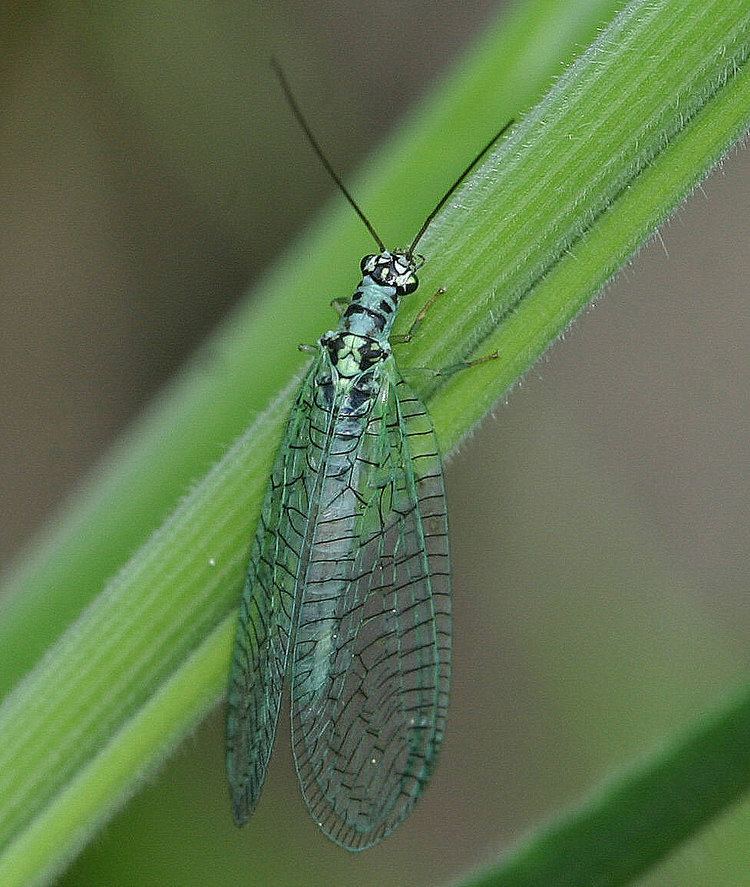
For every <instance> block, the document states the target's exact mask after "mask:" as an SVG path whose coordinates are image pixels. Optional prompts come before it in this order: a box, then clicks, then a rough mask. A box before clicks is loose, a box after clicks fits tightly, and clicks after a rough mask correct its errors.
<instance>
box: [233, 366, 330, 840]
mask: <svg viewBox="0 0 750 887" xmlns="http://www.w3.org/2000/svg"><path fill="white" fill-rule="evenodd" d="M317 369H318V362H317V361H316V362H315V363H314V364H313V366H312V367H311V369H310V372H309V373H308V374H307V376H306V377H305V379H304V381H303V382H302V384H301V385H300V390H299V393H298V395H297V398H296V401H295V404H294V407H293V408H292V412H291V415H290V418H289V424H288V426H287V431H286V435H285V437H284V440H283V443H282V444H281V447H280V448H279V453H278V456H277V457H276V463H275V465H274V468H273V472H272V475H271V480H270V482H269V486H268V490H267V492H266V497H265V500H264V503H263V508H262V511H261V516H260V522H259V524H258V529H257V531H256V535H255V540H254V542H253V546H252V553H251V557H250V566H249V568H248V572H247V578H246V581H245V587H244V591H243V595H242V601H241V603H240V612H239V621H238V623H237V635H236V640H235V646H234V655H233V659H232V668H231V674H230V679H229V690H228V712H227V774H228V777H229V786H230V791H231V795H232V805H233V810H234V817H235V820H236V821H237V823H238V824H239V825H242V824H244V823H245V822H246V821H247V820H248V818H249V817H250V816H251V814H252V813H253V811H254V810H255V806H256V804H257V802H258V798H259V796H260V792H261V789H262V787H263V782H264V780H265V776H266V769H267V767H268V760H269V757H270V755H271V749H272V747H273V741H274V737H275V735H276V725H277V722H278V717H279V707H280V704H281V698H282V691H283V683H284V675H285V673H286V667H287V657H288V652H289V644H290V636H291V633H292V625H293V620H294V612H295V606H296V604H295V601H296V596H297V582H298V575H299V573H300V569H299V568H300V559H301V557H302V556H303V553H302V548H303V540H304V538H305V529H306V524H307V520H308V515H309V508H310V497H311V494H312V492H313V490H314V489H315V478H316V475H317V471H318V470H319V467H320V464H321V462H322V461H323V460H322V454H323V452H324V445H325V437H326V429H327V426H328V424H329V421H330V415H329V413H328V411H327V410H326V407H325V403H321V396H320V391H319V390H318V389H316V387H315V385H314V380H315V377H316V372H317Z"/></svg>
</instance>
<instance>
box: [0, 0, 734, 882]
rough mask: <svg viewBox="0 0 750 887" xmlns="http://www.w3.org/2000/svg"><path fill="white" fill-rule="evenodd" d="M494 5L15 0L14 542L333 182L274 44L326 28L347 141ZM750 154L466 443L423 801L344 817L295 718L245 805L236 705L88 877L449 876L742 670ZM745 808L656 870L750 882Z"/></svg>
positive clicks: (730, 166)
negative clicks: (306, 799) (363, 842)
mask: <svg viewBox="0 0 750 887" xmlns="http://www.w3.org/2000/svg"><path fill="white" fill-rule="evenodd" d="M501 5H502V4H499V3H497V2H490V0H466V2H463V3H461V4H449V3H441V4H437V5H436V4H433V3H429V2H427V0H418V2H413V3H410V4H409V6H408V9H407V8H406V7H403V6H402V5H400V4H396V3H393V2H392V0H378V2H376V3H374V4H369V5H368V7H367V14H366V24H365V23H364V22H365V19H364V17H363V8H362V7H360V6H358V5H357V4H352V3H348V4H345V3H339V2H332V3H323V4H307V3H304V2H303V0H293V2H286V3H284V4H271V5H270V6H269V5H266V4H253V3H239V2H222V3H216V4H193V3H188V4H181V5H175V6H172V5H171V4H170V5H169V11H168V12H167V13H165V12H164V10H162V9H161V8H160V7H158V6H157V5H150V4H146V3H136V2H125V3H121V4H118V5H116V6H111V7H110V6H109V5H108V4H104V5H102V6H98V7H96V8H92V9H88V8H86V7H85V6H84V5H81V6H80V7H79V5H78V4H77V3H73V4H70V5H68V6H64V5H63V6H61V7H56V6H55V5H54V4H50V5H45V4H38V5H37V4H33V3H32V4H28V5H26V4H17V5H13V4H6V5H5V6H4V8H3V10H2V25H3V26H2V36H0V41H1V43H0V110H1V113H0V196H1V199H0V232H2V234H1V235H0V378H1V379H2V385H0V415H1V416H2V417H3V418H2V424H1V425H0V501H1V502H2V509H0V558H2V562H3V563H7V562H8V560H9V559H10V558H11V557H12V556H13V555H14V554H15V553H17V552H18V550H19V549H20V547H21V546H22V545H23V544H24V542H26V541H27V540H29V539H30V537H31V535H32V533H33V531H34V529H35V528H36V527H38V526H39V525H40V524H41V522H42V521H43V520H44V516H45V514H47V513H48V512H49V510H50V509H52V508H54V507H55V506H56V505H57V504H58V503H59V502H60V501H61V500H62V498H63V497H64V496H65V494H66V493H67V492H69V491H70V490H72V489H73V488H74V487H75V485H76V483H77V482H78V481H79V480H80V479H81V477H82V476H83V475H84V474H85V472H86V470H87V469H88V468H89V467H90V466H91V465H92V464H93V463H94V462H95V460H96V459H97V456H98V455H99V454H100V453H102V452H103V450H104V449H105V448H106V447H107V446H108V444H109V443H110V442H111V441H112V440H113V439H114V437H115V436H116V435H117V432H118V431H119V430H120V429H121V428H123V427H124V426H125V425H126V424H127V422H128V420H129V419H130V418H131V417H132V416H133V415H134V414H136V413H137V412H138V410H139V408H140V407H141V406H142V405H143V404H144V403H145V402H146V401H147V400H148V398H149V396H150V395H151V394H152V393H153V392H155V391H156V390H157V389H158V387H159V386H160V384H161V383H162V382H163V381H164V380H165V379H167V378H169V377H170V375H171V374H172V373H174V372H175V371H176V369H177V368H178V367H179V365H180V363H181V361H182V360H183V359H184V357H185V356H186V355H187V354H189V353H190V351H191V349H192V348H193V346H194V345H195V344H196V343H197V342H199V341H201V340H202V339H203V338H204V337H205V336H206V335H207V334H208V333H209V332H210V330H211V329H212V328H213V326H214V325H215V324H216V323H217V321H218V320H219V319H220V318H221V317H222V316H223V315H224V314H225V312H226V311H227V309H228V308H229V307H230V306H231V305H232V304H233V303H235V302H236V300H238V299H239V297H240V296H241V294H242V293H243V291H244V290H245V289H246V288H247V285H248V283H251V282H252V281H253V280H254V279H255V278H256V277H257V276H258V274H259V273H260V272H261V271H262V270H263V269H264V268H265V267H266V266H267V265H268V264H270V263H272V262H273V259H274V256H275V255H276V254H277V253H278V251H279V250H280V249H281V248H282V246H283V244H284V243H286V242H287V241H288V240H289V238H291V237H293V235H294V233H295V231H297V230H299V229H300V228H302V227H303V226H304V225H305V224H306V222H307V221H308V220H309V219H310V218H312V216H313V215H314V213H315V211H316V208H317V207H319V206H320V205H321V203H322V202H323V201H324V200H325V199H327V198H328V197H329V196H330V193H331V192H330V187H329V185H328V183H327V181H326V179H325V176H324V175H323V174H322V172H321V171H320V170H319V169H318V168H317V167H316V164H315V161H314V159H313V158H312V157H311V156H310V155H309V151H308V150H307V148H306V146H305V145H304V143H303V142H302V140H301V138H300V137H299V135H298V133H297V132H296V131H295V130H294V129H293V128H292V127H290V126H288V125H287V121H286V120H285V119H283V115H285V114H286V110H285V108H284V106H283V104H282V103H281V101H280V99H279V96H278V91H277V90H276V88H275V84H274V83H273V81H272V78H271V75H270V72H269V71H267V70H266V69H265V66H264V65H259V64H258V61H257V59H258V56H259V55H262V57H263V58H266V57H267V56H268V55H269V54H270V49H273V50H275V51H278V52H279V53H280V54H281V55H282V57H283V56H284V54H286V55H287V56H290V57H291V56H294V57H296V58H302V59H303V62H302V63H301V70H302V71H306V72H307V73H308V74H309V76H308V78H307V80H306V81H305V96H306V100H307V102H308V105H309V106H310V113H311V115H312V117H313V119H314V121H315V125H316V129H317V130H318V131H319V132H320V133H321V135H322V136H323V135H324V139H323V140H324V142H325V144H327V145H330V146H334V148H335V161H336V163H337V165H338V166H339V168H341V169H342V170H343V171H344V172H345V173H346V171H348V170H352V169H354V168H356V165H357V163H358V162H360V161H362V160H363V159H364V158H365V157H366V156H367V153H368V151H369V149H370V147H371V140H372V138H373V127H372V121H373V120H378V121H381V123H382V121H383V120H388V121H391V120H392V121H393V123H394V125H395V124H396V123H397V120H398V116H399V115H400V114H402V113H403V114H406V113H407V112H408V110H409V107H410V106H411V105H412V104H414V103H415V102H416V101H418V98H419V95H420V93H421V91H422V90H423V89H425V88H426V86H427V84H429V82H430V80H431V78H433V77H434V76H435V75H436V74H437V73H439V72H440V71H442V70H444V69H445V68H446V67H447V66H448V65H449V64H450V62H451V61H452V60H453V59H455V58H457V57H458V56H459V55H460V53H461V51H462V50H463V49H464V47H465V46H466V45H467V44H468V43H469V42H470V40H471V38H472V36H473V35H475V34H477V33H479V32H481V30H482V28H483V27H484V26H485V24H486V23H488V22H490V21H492V20H494V18H495V17H496V15H497V14H498V12H499V11H500V7H501ZM177 6H179V10H178V9H177ZM157 9H159V12H157ZM385 45H387V47H388V50H387V52H384V51H383V47H384V46H385ZM269 47H270V49H269ZM352 60H356V62H355V63H353V61H352ZM259 72H260V73H259ZM342 72H345V76H342ZM250 109H252V113H250ZM394 109H398V114H394ZM748 172H750V160H748V155H747V153H746V152H734V153H733V154H732V155H731V156H730V157H729V158H728V160H727V161H726V163H725V165H724V166H723V168H722V169H721V170H720V171H718V172H716V173H714V175H712V176H711V178H710V179H709V180H708V181H707V182H705V183H704V186H703V188H702V189H700V190H699V191H698V192H697V193H696V194H695V195H694V196H693V197H692V198H691V200H690V201H689V202H688V204H687V205H686V206H684V207H683V208H682V209H681V210H680V211H679V213H678V214H677V215H676V217H675V218H674V219H673V220H672V221H671V222H670V223H669V225H667V226H666V228H665V229H664V230H663V231H662V235H661V237H660V238H659V239H657V240H656V241H655V242H653V243H652V244H651V245H649V246H648V247H647V248H646V249H644V250H643V251H642V252H641V253H640V255H639V256H638V257H637V258H636V259H635V261H634V262H633V264H632V266H631V267H629V268H628V269H627V270H626V271H625V272H624V273H623V274H621V275H620V277H619V279H618V280H617V282H616V283H615V284H614V285H613V286H612V287H611V288H610V290H609V292H608V294H607V296H606V298H605V299H603V300H602V301H600V302H599V303H598V305H597V307H596V309H595V310H592V311H589V312H588V313H587V314H586V315H585V316H584V317H583V318H582V319H581V320H580V321H579V322H578V323H577V324H576V326H575V327H574V329H573V331H572V332H571V333H570V335H569V336H568V337H567V341H566V342H565V343H564V344H560V345H558V346H557V347H555V348H554V349H553V351H552V353H551V355H550V357H549V360H547V361H545V362H543V363H542V364H540V365H539V366H537V367H536V368H535V370H534V371H533V372H532V373H531V375H530V376H529V378H528V379H527V380H526V381H525V382H524V384H523V386H522V387H521V388H520V390H517V391H516V392H515V393H513V395H512V396H511V399H510V403H509V405H508V406H503V407H499V408H498V410H497V411H496V416H495V418H494V419H490V420H488V421H487V422H486V423H485V425H484V427H483V429H482V430H481V432H480V433H478V434H477V435H476V436H475V437H474V438H473V439H472V440H470V441H469V442H467V443H466V444H465V445H464V447H463V449H462V452H461V454H460V455H459V457H458V458H457V459H455V460H454V461H453V462H452V463H451V465H450V467H449V469H448V484H449V497H450V504H451V515H452V538H453V547H454V562H455V575H456V613H457V625H456V635H457V640H456V678H455V691H454V697H453V700H454V701H453V704H452V713H451V722H450V731H449V736H448V741H447V743H446V747H445V753H444V757H443V761H442V764H441V768H440V770H439V773H438V775H437V777H436V778H435V781H434V784H433V786H432V787H431V789H430V792H429V793H428V795H427V796H426V798H425V800H424V801H423V802H422V804H421V805H420V807H419V808H418V809H417V812H416V813H415V815H414V817H413V820H412V821H411V822H410V824H409V826H408V827H405V828H404V829H403V830H402V831H401V832H399V834H397V835H396V836H394V838H393V839H391V840H389V842H387V843H386V844H385V845H384V846H383V847H382V848H379V849H377V850H375V851H372V852H371V853H369V854H365V855H364V856H363V857H361V858H360V857H358V858H356V859H352V858H351V857H348V856H346V855H344V854H342V853H341V851H339V850H337V849H336V848H333V847H330V846H329V845H328V844H327V843H326V842H324V839H322V838H319V837H318V836H317V834H316V833H315V830H314V826H313V824H312V823H310V822H308V821H307V815H306V812H305V810H304V807H303V804H302V801H301V799H300V798H299V797H298V793H297V791H296V787H295V785H294V781H293V779H294V777H293V773H292V765H291V762H290V755H289V753H288V751H286V749H285V748H284V745H285V739H286V737H282V742H281V743H280V746H282V749H281V750H280V751H279V753H278V754H277V756H276V758H275V761H274V766H273V770H272V773H271V775H270V778H269V785H268V789H267V791H266V794H265V796H264V803H263V805H262V807H261V810H260V811H259V814H258V816H257V818H256V820H254V822H253V824H252V827H251V829H248V830H246V831H245V832H244V833H243V834H242V835H238V834H236V833H235V832H234V830H233V827H232V826H231V823H230V822H229V816H228V813H227V811H226V807H225V803H226V798H225V795H224V790H223V782H222V774H221V763H222V762H221V753H220V732H221V727H220V718H219V717H218V716H217V717H216V718H215V719H214V720H213V721H212V722H210V723H209V724H208V725H207V726H206V727H205V728H203V729H202V730H201V732H200V733H199V734H198V735H197V736H196V737H194V738H193V739H191V740H190V741H189V742H188V744H187V747H186V748H185V749H183V750H181V751H180V752H179V754H178V755H177V758H176V760H175V761H174V762H172V763H171V764H170V765H169V766H168V767H167V768H166V769H165V770H164V771H163V772H162V774H161V775H160V776H159V777H158V778H157V779H156V780H155V781H154V783H153V784H152V785H150V786H148V787H147V789H146V791H145V792H144V793H143V794H142V795H141V796H140V797H139V798H138V799H137V800H136V801H135V803H134V804H133V805H131V807H130V808H129V809H128V810H126V811H125V812H124V813H123V814H121V815H120V816H119V817H118V818H117V819H116V820H115V822H114V823H113V824H112V825H111V826H110V827H109V828H108V829H107V831H106V832H105V834H104V835H103V836H102V838H100V839H99V840H98V841H97V842H96V843H95V844H94V845H93V847H92V848H91V849H90V850H89V851H88V852H87V854H86V855H85V856H84V857H83V858H82V860H81V861H79V862H78V863H77V864H76V866H75V867H74V869H73V871H72V872H71V873H70V875H68V877H67V879H66V880H65V883H66V884H70V885H74V884H75V885H80V884H97V885H98V884H101V885H104V884H107V885H110V884H129V883H134V884H190V883H203V884H206V883H208V884H223V883H225V880H224V879H226V883H243V884H244V883H253V884H255V883H258V884H265V883H279V884H300V885H302V884H309V883H313V880H312V879H313V877H315V878H317V879H318V880H317V881H316V883H337V884H338V883H341V884H358V883H373V884H428V883H435V882H440V881H444V880H445V879H447V878H450V877H451V876H455V875H456V874H457V873H459V872H461V871H463V870H465V869H466V868H467V867H470V866H472V865H475V864H477V862H478V861H479V860H481V859H484V858H489V857H491V855H492V854H493V853H494V852H495V851H496V850H497V849H498V848H500V847H501V846H503V845H504V844H505V843H506V842H508V841H511V840H514V839H517V838H518V837H519V836H520V835H522V834H523V833H524V831H525V830H526V829H528V828H530V827H531V826H533V825H534V824H535V823H536V822H538V821H539V820H540V819H541V818H544V817H546V816H548V815H549V814H550V813H551V811H553V810H554V809H556V807H558V806H559V805H560V804H565V803H572V802H573V801H574V800H575V798H576V797H577V796H578V795H579V794H580V793H581V792H584V791H586V790H587V789H588V788H589V787H590V786H592V785H593V784H595V782H596V781H597V780H598V779H599V778H600V777H601V776H602V775H603V774H604V773H606V772H608V771H609V770H611V769H612V768H613V767H617V766H618V765H619V764H621V763H622V762H625V761H627V760H628V759H630V758H631V757H632V756H634V755H636V754H638V752H639V751H641V750H642V749H643V748H648V747H651V746H652V745H653V743H654V742H656V741H658V740H659V739H660V738H661V737H662V736H665V735H668V734H669V733H670V732H671V731H672V730H673V729H674V728H675V727H676V726H677V725H679V724H681V723H684V722H687V721H689V720H691V719H692V718H694V717H695V716H696V715H697V714H698V713H699V712H700V711H701V710H702V709H704V708H705V707H706V706H707V705H709V704H710V703H711V702H712V701H713V700H715V699H716V698H717V696H718V695H720V694H721V692H722V690H723V688H724V687H728V686H731V685H732V684H733V683H736V682H737V681H738V680H739V679H740V676H741V675H742V674H743V673H745V672H746V670H747V666H748V664H749V663H750V650H749V649H748V643H747V637H748V629H750V606H748V601H747V592H748V582H747V577H748V574H749V573H750V570H749V569H748V567H749V566H750V564H749V560H750V558H749V555H748V552H749V551H750V520H748V507H747V501H748V492H749V491H748V480H747V465H748V461H749V459H748V457H749V456H750V434H749V433H748V432H749V431H750V409H749V406H750V402H749V401H750V398H749V397H748V390H749V387H750V386H749V383H750V366H749V362H748V359H747V354H748V341H750V309H749V308H748V297H747V289H748V270H749V269H750V260H749V259H748V251H747V237H748V235H747V230H748V225H747V218H748V214H749V213H748V208H750V176H749V175H748ZM748 814H750V809H747V810H746V809H745V808H744V807H743V808H740V809H738V810H737V811H736V812H735V813H734V814H733V815H732V816H731V817H725V819H724V820H723V821H722V822H721V823H719V824H718V825H717V827H716V830H715V831H712V832H711V833H709V834H708V835H706V836H705V837H704V838H703V839H702V841H700V842H697V843H696V845H693V846H691V847H690V848H687V849H686V852H685V853H684V854H681V855H680V856H679V857H678V858H677V859H676V860H674V861H672V862H671V863H670V864H669V865H667V866H665V867H664V868H663V869H662V870H661V871H660V872H659V873H658V874H657V875H656V876H654V877H653V878H652V879H650V880H649V881H648V882H645V881H644V883H649V884H654V885H657V884H666V885H670V884H674V885H680V887H684V885H690V884H696V885H701V884H706V883H715V884H730V885H731V884H738V885H739V884H750V876H748V875H747V863H746V859H747V854H746V850H745V848H746V847H747V840H748V837H750V815H748ZM301 847H302V848H304V849H303V850H299V849H297V848H301ZM259 848H263V849H262V851H261V850H260V849H259ZM300 854H301V855H300ZM269 860H270V861H269ZM301 860H302V862H301ZM133 872H138V874H137V877H136V876H135V875H134V874H133ZM709 872H710V873H711V878H712V879H713V880H711V881H708V880H705V879H706V878H707V877H708V874H707V873H709ZM717 873H718V874H717ZM717 877H718V880H717V879H716V878H717ZM129 878H130V880H128V879H129Z"/></svg>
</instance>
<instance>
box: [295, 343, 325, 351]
mask: <svg viewBox="0 0 750 887" xmlns="http://www.w3.org/2000/svg"><path fill="white" fill-rule="evenodd" d="M297 350H298V351H302V352H304V353H305V354H318V353H319V352H320V348H319V347H318V346H317V345H307V344H306V343H305V342H300V343H299V345H297Z"/></svg>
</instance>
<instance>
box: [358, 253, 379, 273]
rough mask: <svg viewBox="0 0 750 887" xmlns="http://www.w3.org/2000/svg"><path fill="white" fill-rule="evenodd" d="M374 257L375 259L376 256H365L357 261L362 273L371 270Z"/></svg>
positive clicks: (373, 264) (373, 265)
mask: <svg viewBox="0 0 750 887" xmlns="http://www.w3.org/2000/svg"><path fill="white" fill-rule="evenodd" d="M374 259H377V256H373V255H370V256H365V257H364V259H362V261H361V262H360V263H359V269H360V271H361V272H362V273H363V274H367V273H368V272H369V271H372V270H373V268H374V267H375V262H374V261H373V260H374Z"/></svg>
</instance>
